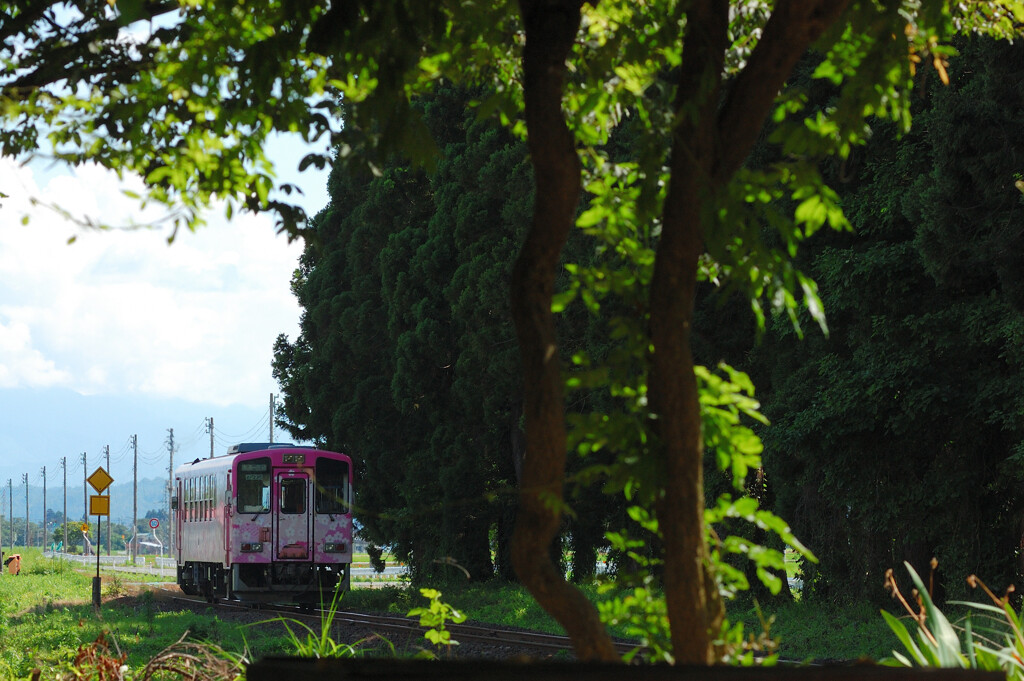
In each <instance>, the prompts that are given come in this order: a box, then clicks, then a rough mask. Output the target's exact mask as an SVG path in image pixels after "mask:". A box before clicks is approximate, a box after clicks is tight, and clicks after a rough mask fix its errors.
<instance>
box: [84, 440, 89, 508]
mask: <svg viewBox="0 0 1024 681" xmlns="http://www.w3.org/2000/svg"><path fill="white" fill-rule="evenodd" d="M86 459H87V457H86V456H85V452H82V522H83V523H87V522H89V488H88V487H87V486H86V482H87V478H88V476H89V469H88V468H87V467H86V464H85V462H86Z"/></svg>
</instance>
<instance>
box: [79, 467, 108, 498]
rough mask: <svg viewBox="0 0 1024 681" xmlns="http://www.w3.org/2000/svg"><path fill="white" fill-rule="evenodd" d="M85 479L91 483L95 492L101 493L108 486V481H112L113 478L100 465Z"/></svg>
mask: <svg viewBox="0 0 1024 681" xmlns="http://www.w3.org/2000/svg"><path fill="white" fill-rule="evenodd" d="M86 480H88V481H89V484H90V485H92V488H93V489H94V490H96V493H97V494H103V490H105V489H106V488H108V487H110V483H112V482H114V479H113V478H112V477H110V474H109V473H107V472H106V471H105V470H103V466H100V467H99V468H97V469H96V470H94V471H93V472H92V475H90V476H89V477H88V478H86Z"/></svg>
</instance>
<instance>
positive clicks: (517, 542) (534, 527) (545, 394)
mask: <svg viewBox="0 0 1024 681" xmlns="http://www.w3.org/2000/svg"><path fill="white" fill-rule="evenodd" d="M519 5H520V9H521V12H522V16H523V22H524V25H525V27H526V45H525V48H524V53H523V76H524V92H525V97H526V106H525V115H526V125H527V133H528V139H527V143H528V147H529V150H530V154H531V160H532V163H533V168H534V175H535V182H536V199H535V204H534V209H533V219H532V221H531V224H530V230H529V232H528V233H527V235H526V240H525V242H524V243H523V247H522V250H521V251H520V254H519V257H518V258H517V260H516V263H515V267H514V268H513V271H512V286H511V289H512V290H511V303H512V318H513V321H514V322H515V326H516V334H517V336H518V339H519V345H520V350H521V352H522V356H523V378H524V386H523V388H524V411H525V421H526V453H525V457H524V461H523V470H522V480H521V482H520V492H519V504H520V506H519V513H518V516H517V519H516V527H515V532H514V533H513V537H512V562H513V564H514V565H515V569H516V573H517V574H518V575H519V579H520V580H522V582H523V584H524V585H525V586H526V588H527V589H529V590H530V593H531V594H533V596H534V598H536V600H537V602H538V603H539V604H540V605H541V606H542V607H543V608H544V609H545V610H546V611H547V612H549V613H550V614H551V615H552V616H553V617H554V618H555V619H556V620H557V621H558V622H559V624H561V625H562V627H564V628H565V631H566V633H567V634H568V635H569V637H570V639H571V640H572V642H573V647H574V649H575V652H576V655H577V657H578V658H580V659H581V660H617V659H619V658H618V655H617V654H616V652H615V648H614V646H613V645H612V641H611V638H610V637H609V636H608V633H607V631H606V630H605V628H604V625H603V624H602V623H601V619H600V616H599V615H598V612H597V610H596V608H595V607H594V606H593V604H592V603H590V601H589V600H587V598H586V597H585V596H584V595H583V594H582V593H581V592H580V591H579V590H578V589H576V588H575V587H573V586H572V585H571V584H569V583H568V582H566V581H565V579H564V576H563V575H562V574H561V573H560V571H559V570H558V569H557V567H556V566H555V564H554V563H553V562H552V560H551V557H550V554H549V552H548V550H547V548H548V547H549V546H550V545H551V543H552V540H553V539H554V538H555V537H556V536H557V534H558V530H559V527H560V525H561V516H562V510H563V506H564V498H563V489H562V486H563V480H564V477H565V463H566V431H565V404H564V396H563V389H562V374H561V366H560V357H559V350H558V342H557V338H556V334H555V323H554V315H553V314H552V312H551V298H552V295H553V293H554V284H555V276H556V272H557V267H558V262H559V259H560V256H561V252H562V247H563V246H564V245H565V242H566V239H567V238H568V235H569V231H570V230H571V229H572V227H573V224H574V222H575V215H576V207H577V204H578V202H579V197H580V182H581V180H580V170H581V168H580V161H579V158H578V157H577V155H576V150H575V147H574V144H573V138H572V135H571V133H570V132H569V129H568V127H567V126H566V124H565V120H564V119H563V117H562V86H563V81H564V76H565V71H566V68H565V60H566V58H567V57H568V55H569V51H570V49H571V47H572V43H573V40H574V39H575V37H576V32H577V30H578V28H579V22H580V7H581V0H520V2H519Z"/></svg>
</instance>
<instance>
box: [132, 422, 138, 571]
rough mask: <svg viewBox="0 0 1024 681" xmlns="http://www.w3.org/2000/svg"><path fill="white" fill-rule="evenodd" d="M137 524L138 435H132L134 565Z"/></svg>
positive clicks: (133, 561) (133, 559)
mask: <svg viewBox="0 0 1024 681" xmlns="http://www.w3.org/2000/svg"><path fill="white" fill-rule="evenodd" d="M138 526H139V436H138V435H132V538H131V542H132V550H131V554H132V565H135V556H136V554H137V553H138V548H137V546H138V543H139V540H138V534H139V531H138V530H137V529H136V528H137V527H138Z"/></svg>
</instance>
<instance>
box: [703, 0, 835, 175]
mask: <svg viewBox="0 0 1024 681" xmlns="http://www.w3.org/2000/svg"><path fill="white" fill-rule="evenodd" d="M849 4H850V0H780V1H779V2H777V3H776V5H775V10H774V11H773V12H772V15H771V17H770V18H769V19H768V23H767V24H766V25H765V27H764V32H763V34H762V35H761V40H760V41H759V42H758V44H757V47H755V48H754V51H753V53H752V54H751V55H750V59H749V60H748V62H747V65H746V67H744V69H743V71H742V72H741V73H740V75H739V76H737V78H736V82H735V83H734V84H733V87H732V89H731V90H730V92H729V94H728V97H727V99H726V101H725V104H724V105H723V106H722V109H721V112H720V113H719V116H718V137H719V139H722V140H728V144H725V145H723V147H722V153H721V156H720V158H719V161H718V163H717V164H716V166H715V168H714V174H715V177H716V179H718V180H719V181H720V182H725V181H727V180H728V178H729V177H731V176H732V174H733V173H735V172H736V171H737V170H738V169H739V167H740V165H741V164H742V163H743V161H744V160H745V159H746V157H747V154H748V153H750V149H751V148H752V147H753V145H754V142H755V141H756V140H757V136H758V134H759V133H760V131H761V127H762V126H763V124H764V120H765V118H766V117H767V116H768V113H769V111H770V110H771V107H772V105H773V104H774V102H775V97H776V96H777V95H778V94H779V90H781V89H782V86H783V85H784V84H785V82H786V79H787V78H788V77H789V75H790V74H791V73H792V72H793V67H794V66H795V65H796V63H797V60H799V59H800V57H802V56H803V54H804V53H805V52H806V51H807V49H808V48H809V47H810V46H811V43H813V42H814V41H815V40H817V39H818V38H819V37H820V36H821V34H822V33H824V32H825V31H826V30H827V29H828V28H829V27H831V26H832V25H833V24H834V23H835V22H836V21H838V20H839V17H840V16H841V15H842V14H843V12H844V11H845V10H846V8H847V7H848V6H849Z"/></svg>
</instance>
